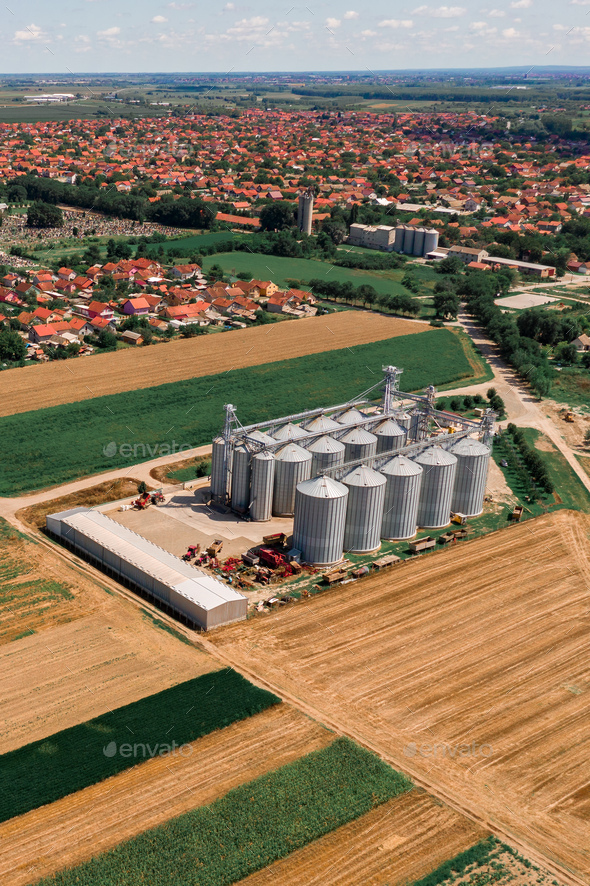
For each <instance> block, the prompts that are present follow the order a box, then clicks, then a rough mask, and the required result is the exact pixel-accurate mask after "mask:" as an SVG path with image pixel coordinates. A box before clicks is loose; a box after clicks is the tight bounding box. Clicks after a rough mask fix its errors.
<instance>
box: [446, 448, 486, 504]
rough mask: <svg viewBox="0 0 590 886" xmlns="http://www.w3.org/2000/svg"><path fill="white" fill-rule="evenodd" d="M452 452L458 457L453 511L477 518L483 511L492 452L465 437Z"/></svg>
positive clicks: (452, 501)
mask: <svg viewBox="0 0 590 886" xmlns="http://www.w3.org/2000/svg"><path fill="white" fill-rule="evenodd" d="M451 452H452V453H453V455H455V456H456V457H457V473H456V475H455V487H454V489H453V498H452V500H451V510H452V511H454V512H455V513H456V514H464V515H465V516H466V517H477V515H478V514H481V512H482V511H483V500H484V496H485V491H486V482H487V479H488V468H489V464H490V450H489V449H488V447H487V446H486V445H485V444H484V443H480V441H479V440H473V439H472V438H471V437H465V438H464V439H463V440H459V442H458V443H456V444H455V445H454V446H453V447H452V449H451Z"/></svg>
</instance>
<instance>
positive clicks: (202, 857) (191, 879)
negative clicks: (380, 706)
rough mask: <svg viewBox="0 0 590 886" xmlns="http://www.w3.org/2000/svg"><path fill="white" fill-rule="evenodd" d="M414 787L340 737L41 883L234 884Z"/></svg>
mask: <svg viewBox="0 0 590 886" xmlns="http://www.w3.org/2000/svg"><path fill="white" fill-rule="evenodd" d="M411 787H412V784H411V782H410V781H409V780H408V779H407V778H406V777H405V776H404V775H401V774H400V773H398V772H396V771H395V770H393V769H391V768H390V767H389V766H387V765H386V764H385V763H383V762H382V761H381V760H379V758H378V757H376V756H374V755H373V754H371V753H369V751H366V750H364V749H363V748H360V747H358V746H357V745H355V744H354V743H353V742H351V741H350V740H349V739H346V738H339V739H337V740H336V741H335V742H333V743H332V744H331V745H329V746H328V747H327V748H323V749H322V750H320V751H314V752H313V753H311V754H308V755H307V756H305V757H301V758H300V759H299V760H296V761H295V762H294V763H289V764H287V765H286V766H283V767H281V768H280V769H277V770H275V771H274V772H270V773H268V774H267V775H264V776H262V777H261V778H258V779H256V780H255V781H251V782H249V783H248V784H245V785H241V786H240V787H238V788H235V789H234V790H232V791H230V792H229V793H228V794H226V795H225V796H224V797H222V798H221V799H219V800H217V801H216V802H215V803H212V804H211V805H210V806H203V807H200V808H199V809H195V810H193V811H192V812H188V813H186V814H185V815H181V816H179V817H178V818H176V819H173V820H172V821H169V822H167V823H166V824H164V825H161V826H160V827H157V828H153V829H152V830H149V831H146V832H145V833H144V834H141V835H140V836H139V837H136V838H134V839H133V840H129V841H128V842H126V843H123V844H122V845H120V846H118V847H117V848H116V849H112V850H111V851H110V852H106V853H104V854H103V855H99V856H97V857H96V858H94V859H92V860H91V861H89V862H87V863H85V864H83V865H81V866H80V867H78V868H74V869H73V870H70V871H64V872H62V873H59V874H56V875H54V876H53V877H50V878H48V879H46V880H43V881H41V884H42V886H49V884H52V886H73V884H75V883H84V884H85V886H139V884H141V883H150V884H152V886H156V884H164V883H165V884H166V886H226V884H230V883H235V882H236V881H238V880H241V879H242V878H243V877H246V876H248V874H251V873H253V872H254V871H257V870H259V869H260V868H263V867H266V866H267V865H269V864H272V862H274V861H277V860H278V859H280V858H284V857H285V856H286V855H289V854H290V853H291V852H294V851H295V850H296V849H300V848H301V847H302V846H305V845H307V844H308V843H311V842H312V841H313V840H317V839H318V837H321V836H323V835H324V834H327V833H329V832H330V831H333V830H335V829H336V828H338V827H340V826H341V825H343V824H346V823H347V822H349V821H353V820H354V819H356V818H359V817H360V816H361V815H364V814H365V813H367V812H369V811H370V810H371V809H373V808H374V807H375V806H378V805H380V804H381V803H385V802H386V801H387V800H390V799H391V798H393V797H395V796H398V795H400V794H403V793H405V792H406V791H408V790H410V789H411Z"/></svg>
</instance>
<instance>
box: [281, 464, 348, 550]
mask: <svg viewBox="0 0 590 886" xmlns="http://www.w3.org/2000/svg"><path fill="white" fill-rule="evenodd" d="M347 498H348V489H347V487H346V486H344V485H343V484H342V483H338V481H337V480H333V479H332V478H331V477H315V478H314V479H313V480H306V481H305V482H303V483H300V484H299V485H298V486H297V490H296V492H295V520H294V523H293V547H294V548H296V549H297V550H298V551H301V558H302V560H304V561H305V562H306V563H313V564H314V565H315V566H331V565H332V564H333V563H337V562H338V561H339V560H341V559H342V551H343V544H344V522H345V519H346V501H347Z"/></svg>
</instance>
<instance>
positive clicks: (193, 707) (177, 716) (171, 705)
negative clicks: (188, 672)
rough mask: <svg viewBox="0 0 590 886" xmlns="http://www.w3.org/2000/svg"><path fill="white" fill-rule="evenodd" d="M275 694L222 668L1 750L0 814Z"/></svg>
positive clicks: (209, 728)
mask: <svg viewBox="0 0 590 886" xmlns="http://www.w3.org/2000/svg"><path fill="white" fill-rule="evenodd" d="M279 701H280V699H278V698H277V697H276V696H274V695H271V693H270V692H266V690H264V689H259V688H258V687H257V686H253V685H252V684H251V683H249V682H248V681H247V680H245V679H244V678H243V677H242V676H240V674H237V673H236V672H235V671H233V670H231V669H226V670H225V671H217V672H215V673H211V674H203V676H201V677H196V678H195V679H193V680H188V681H187V682H186V683H179V684H178V685H176V686H172V687H171V688H170V689H165V690H164V691H163V692H158V693H156V694H155V695H150V696H148V697H147V698H142V699H140V700H139V701H136V702H133V703H132V704H128V705H125V706H124V707H121V708H117V709H116V710H114V711H110V712H109V713H107V714H103V715H102V716H100V717H95V718H94V719H93V720H88V721H87V722H85V723H80V724H79V725H78V726H72V727H71V728H70V729H64V730H63V731H62V732H57V733H55V734H54V735H50V736H49V737H48V738H45V739H42V740H41V741H36V742H33V743H31V744H28V745H25V746H24V747H22V748H18V749H17V750H15V751H10V752H9V753H7V754H3V755H2V756H0V773H1V778H0V781H1V783H2V793H1V794H0V821H6V820H7V819H9V818H14V816H16V815H22V814H23V813H25V812H29V811H30V810H31V809H37V808H38V807H39V806H44V805H45V804H46V803H53V802H54V801H55V800H59V799H60V798H61V797H65V796H67V795H68V794H73V793H74V792H75V791H80V790H82V789H83V788H86V787H89V785H92V784H96V783H97V782H100V781H103V780H104V779H105V778H109V777H110V776H111V775H116V774H117V773H118V772H123V771H124V770H125V769H129V768H130V767H131V766H135V765H137V764H139V763H142V762H144V760H148V759H150V757H153V756H166V754H167V753H179V751H178V748H179V747H180V746H182V745H184V744H187V743H188V742H191V741H194V740H195V739H197V738H200V737H201V736H203V735H207V734H208V733H210V732H213V731H214V730H216V729H222V728H223V727H224V726H229V725H230V724H231V723H235V722H237V721H238V720H243V719H245V718H246V717H251V716H252V715H253V714H257V713H259V712H260V711H263V710H265V709H266V708H268V707H271V705H274V704H278V703H279ZM173 743H174V744H173ZM129 749H130V750H129Z"/></svg>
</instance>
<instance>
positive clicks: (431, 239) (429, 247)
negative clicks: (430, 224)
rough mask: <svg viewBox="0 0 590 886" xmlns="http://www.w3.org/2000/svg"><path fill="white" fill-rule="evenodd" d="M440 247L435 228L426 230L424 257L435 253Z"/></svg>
mask: <svg viewBox="0 0 590 886" xmlns="http://www.w3.org/2000/svg"><path fill="white" fill-rule="evenodd" d="M437 247H438V231H435V230H434V229H433V228H426V230H425V231H424V255H428V253H429V252H434V250H435V249H436V248H437Z"/></svg>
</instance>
